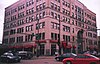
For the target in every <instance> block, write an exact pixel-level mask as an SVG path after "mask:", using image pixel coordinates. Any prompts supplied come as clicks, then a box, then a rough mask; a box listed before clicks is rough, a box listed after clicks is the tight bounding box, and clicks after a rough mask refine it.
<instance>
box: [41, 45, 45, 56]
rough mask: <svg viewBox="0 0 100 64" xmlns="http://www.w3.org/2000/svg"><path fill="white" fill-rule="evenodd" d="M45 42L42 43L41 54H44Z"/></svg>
mask: <svg viewBox="0 0 100 64" xmlns="http://www.w3.org/2000/svg"><path fill="white" fill-rule="evenodd" d="M44 49H45V47H44V44H40V55H44Z"/></svg>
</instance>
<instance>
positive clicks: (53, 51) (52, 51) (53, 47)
mask: <svg viewBox="0 0 100 64" xmlns="http://www.w3.org/2000/svg"><path fill="white" fill-rule="evenodd" d="M55 51H56V44H51V55H55Z"/></svg>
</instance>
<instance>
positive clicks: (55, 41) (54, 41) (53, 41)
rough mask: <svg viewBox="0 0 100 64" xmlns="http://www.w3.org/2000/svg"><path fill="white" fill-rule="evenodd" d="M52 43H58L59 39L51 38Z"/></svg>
mask: <svg viewBox="0 0 100 64" xmlns="http://www.w3.org/2000/svg"><path fill="white" fill-rule="evenodd" d="M50 42H51V43H58V40H50Z"/></svg>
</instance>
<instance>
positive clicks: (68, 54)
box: [61, 53, 77, 57]
mask: <svg viewBox="0 0 100 64" xmlns="http://www.w3.org/2000/svg"><path fill="white" fill-rule="evenodd" d="M61 56H67V57H71V56H77V55H76V54H74V53H66V54H63V55H61Z"/></svg>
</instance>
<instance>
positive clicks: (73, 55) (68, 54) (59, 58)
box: [55, 53, 77, 61]
mask: <svg viewBox="0 0 100 64" xmlns="http://www.w3.org/2000/svg"><path fill="white" fill-rule="evenodd" d="M75 56H77V55H76V54H74V53H65V54H62V55H59V56H57V57H55V59H56V60H57V61H62V60H63V59H64V58H71V57H75Z"/></svg>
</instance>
